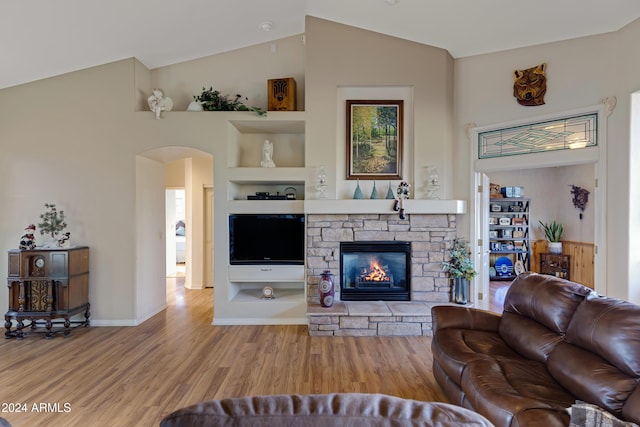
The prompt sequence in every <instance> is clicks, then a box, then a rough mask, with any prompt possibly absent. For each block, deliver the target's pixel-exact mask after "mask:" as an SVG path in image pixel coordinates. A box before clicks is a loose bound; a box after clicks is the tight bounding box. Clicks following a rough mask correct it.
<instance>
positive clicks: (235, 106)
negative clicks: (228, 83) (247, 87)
mask: <svg viewBox="0 0 640 427" xmlns="http://www.w3.org/2000/svg"><path fill="white" fill-rule="evenodd" d="M242 98H243V96H242V95H240V94H236V96H235V97H233V98H231V97H229V95H223V94H221V93H220V91H218V90H214V89H213V87H210V88H209V89H205V88H202V93H201V94H200V95H195V96H194V97H193V100H194V101H195V102H196V103H199V104H200V105H202V109H203V110H204V111H253V112H254V113H256V114H258V115H260V116H264V115H266V114H267V112H266V111H264V110H263V109H261V108H258V107H247V106H246V105H245V104H244V101H248V100H249V98H247V97H244V101H243V99H242Z"/></svg>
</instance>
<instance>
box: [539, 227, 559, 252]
mask: <svg viewBox="0 0 640 427" xmlns="http://www.w3.org/2000/svg"><path fill="white" fill-rule="evenodd" d="M538 222H539V223H540V225H541V226H542V229H543V230H544V235H545V237H546V238H547V240H548V244H547V248H548V249H549V252H551V253H552V254H560V253H562V242H561V241H560V239H561V238H562V233H563V232H564V227H563V226H562V224H560V223H557V222H556V221H555V220H554V221H553V222H550V223H544V222H542V221H538Z"/></svg>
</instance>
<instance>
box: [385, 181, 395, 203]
mask: <svg viewBox="0 0 640 427" xmlns="http://www.w3.org/2000/svg"><path fill="white" fill-rule="evenodd" d="M386 198H387V199H395V198H396V196H395V195H394V194H393V190H392V189H391V181H389V189H388V190H387V197H386Z"/></svg>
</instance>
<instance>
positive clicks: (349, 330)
mask: <svg viewBox="0 0 640 427" xmlns="http://www.w3.org/2000/svg"><path fill="white" fill-rule="evenodd" d="M455 236H456V215H454V214H410V215H408V218H407V219H406V220H401V219H400V218H399V217H398V215H397V214H393V215H389V214H365V215H362V214H335V215H327V214H322V215H320V214H310V215H307V287H308V288H307V295H308V298H307V318H308V322H309V334H310V335H330V336H368V335H371V336H375V335H424V336H430V335H431V333H432V332H431V331H432V329H431V307H432V306H434V305H441V304H448V303H449V301H450V300H451V298H450V295H451V284H450V280H449V279H448V277H447V276H446V274H445V273H444V272H443V271H442V261H444V257H445V253H446V248H447V246H448V244H449V242H450V241H452V240H453V239H454V238H455ZM374 240H382V241H390V240H398V241H408V242H411V301H409V302H392V301H340V293H339V290H340V242H360V241H374ZM325 270H329V271H330V272H331V273H333V274H334V282H335V287H336V298H335V300H336V302H335V303H334V305H333V307H330V308H324V307H321V306H320V297H319V292H318V282H319V279H320V274H321V273H322V272H323V271H325Z"/></svg>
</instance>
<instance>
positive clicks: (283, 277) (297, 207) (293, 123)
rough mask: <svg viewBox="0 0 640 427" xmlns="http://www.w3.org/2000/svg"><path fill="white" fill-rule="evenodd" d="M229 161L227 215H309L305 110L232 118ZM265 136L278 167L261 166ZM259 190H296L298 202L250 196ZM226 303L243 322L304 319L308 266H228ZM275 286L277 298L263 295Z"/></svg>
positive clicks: (298, 321)
mask: <svg viewBox="0 0 640 427" xmlns="http://www.w3.org/2000/svg"><path fill="white" fill-rule="evenodd" d="M228 132H229V135H228V139H227V141H228V142H227V159H226V170H225V176H226V183H225V184H226V187H227V198H226V201H225V202H226V209H225V210H226V214H227V216H228V215H230V214H234V213H297V214H301V213H304V198H305V197H304V196H305V194H304V193H305V181H306V169H305V113H304V112H303V111H291V112H272V111H270V112H269V113H268V114H267V116H266V117H260V116H257V115H255V116H247V117H246V118H243V119H241V120H229V122H228ZM265 140H269V141H270V142H271V143H272V144H273V148H274V149H273V161H274V163H275V164H276V167H274V168H263V167H261V166H260V162H261V160H262V146H263V143H264V141H265ZM256 192H268V193H270V194H281V195H285V194H287V193H294V194H295V197H296V199H295V200H247V196H249V195H255V193H256ZM227 272H228V274H227V278H228V281H227V283H226V286H227V287H228V288H227V292H226V294H227V300H228V301H227V303H228V304H233V305H236V306H237V310H234V312H236V313H238V318H243V317H244V319H242V320H241V323H247V322H250V320H247V319H257V320H256V323H305V322H306V309H307V305H306V284H305V283H306V281H305V266H304V265H227ZM265 286H270V287H272V288H273V290H274V295H275V298H274V299H263V298H262V289H263V288H264V287H265Z"/></svg>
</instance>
